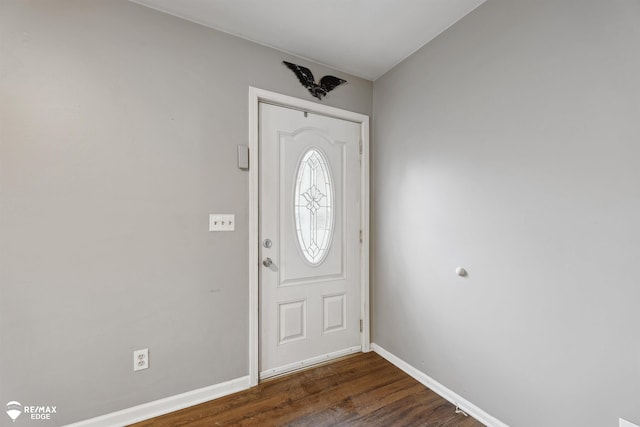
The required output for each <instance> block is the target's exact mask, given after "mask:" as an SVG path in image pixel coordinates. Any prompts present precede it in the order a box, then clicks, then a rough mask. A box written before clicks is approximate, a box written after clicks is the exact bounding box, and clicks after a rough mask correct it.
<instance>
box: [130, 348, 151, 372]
mask: <svg viewBox="0 0 640 427" xmlns="http://www.w3.org/2000/svg"><path fill="white" fill-rule="evenodd" d="M148 367H149V349H148V348H145V349H143V350H136V351H134V352H133V370H134V372H135V371H140V370H142V369H147V368H148Z"/></svg>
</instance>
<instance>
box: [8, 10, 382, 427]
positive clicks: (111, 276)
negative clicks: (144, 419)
mask: <svg viewBox="0 0 640 427" xmlns="http://www.w3.org/2000/svg"><path fill="white" fill-rule="evenodd" d="M283 59H286V60H293V61H296V62H299V63H302V64H307V65H310V66H311V68H312V69H313V71H314V72H316V73H317V74H318V75H320V76H322V75H324V74H326V73H329V72H332V70H329V69H327V68H325V67H322V66H319V65H315V64H308V63H306V62H304V61H302V60H299V59H296V58H293V57H291V56H289V55H286V54H283V53H280V52H277V51H275V50H272V49H268V48H265V47H262V46H259V45H256V44H253V43H250V42H246V41H243V40H240V39H237V38H234V37H231V36H228V35H226V34H222V33H219V32H216V31H214V30H211V29H208V28H205V27H202V26H199V25H196V24H193V23H190V22H187V21H183V20H180V19H178V18H175V17H171V16H169V15H165V14H162V13H159V12H156V11H153V10H151V9H147V8H144V7H142V6H138V5H135V4H133V3H129V2H127V1H123V0H122V1H115V0H100V1H96V0H92V1H85V0H56V1H51V0H34V1H24V0H2V1H0V402H2V403H1V404H2V405H4V402H7V401H9V400H18V401H20V402H22V403H31V404H43V405H46V404H48V405H57V407H58V408H57V411H58V414H57V416H56V419H55V422H53V423H51V424H52V425H60V424H63V423H67V422H72V421H77V420H81V419H86V418H89V417H94V416H97V415H100V414H103V413H108V412H111V411H115V410H119V409H123V408H127V407H130V406H133V405H136V404H140V403H144V402H148V401H152V400H154V399H158V398H162V397H166V396H170V395H174V394H177V393H181V392H186V391H189V390H193V389H197V388H200V387H205V386H208V385H212V384H216V383H219V382H222V381H226V380H230V379H233V378H237V377H241V376H244V375H247V374H248V361H247V359H248V339H249V337H248V316H249V311H248V310H249V309H248V292H249V288H248V271H247V259H248V232H247V227H248V197H249V195H248V174H247V173H246V172H242V171H240V170H238V169H237V168H236V146H237V145H238V144H246V143H247V134H248V88H249V86H250V85H251V86H256V87H260V88H263V89H268V90H273V91H277V92H280V93H284V94H287V95H292V96H296V97H300V98H305V99H313V98H311V96H310V95H309V94H308V93H307V92H306V90H305V89H304V88H302V87H301V86H300V84H299V83H298V82H297V80H296V78H295V76H294V75H293V74H292V73H291V71H289V70H288V69H287V68H286V67H284V66H283V65H282V64H281V61H282V60H283ZM333 73H334V74H336V75H338V76H341V77H345V78H346V79H347V80H348V81H349V83H348V84H347V85H345V86H341V87H340V88H339V89H337V90H335V91H334V92H332V93H331V94H330V95H329V96H328V97H327V98H326V101H324V103H325V104H329V105H333V106H337V107H341V108H346V109H348V110H352V111H356V112H360V113H364V114H370V113H371V111H370V109H371V105H372V83H371V82H369V81H366V80H362V79H358V78H356V77H353V76H349V75H344V74H342V73H339V72H333ZM216 212H218V213H235V214H236V219H237V225H236V227H237V228H236V232H234V233H209V232H208V231H207V229H208V214H209V213H216ZM146 347H149V349H150V353H151V354H150V360H151V368H150V369H149V370H147V371H141V372H137V373H135V374H134V373H133V371H132V365H133V362H132V358H133V356H132V352H133V350H135V349H139V348H146ZM0 420H1V421H0V425H5V424H8V423H9V422H10V420H9V418H8V417H6V416H5V415H2V417H1V418H0ZM19 421H20V420H19ZM23 422H25V421H24V420H23Z"/></svg>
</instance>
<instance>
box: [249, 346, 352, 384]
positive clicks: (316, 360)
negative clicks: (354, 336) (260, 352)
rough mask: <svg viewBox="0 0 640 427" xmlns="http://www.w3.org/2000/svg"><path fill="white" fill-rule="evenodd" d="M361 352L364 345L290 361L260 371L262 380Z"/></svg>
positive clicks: (314, 366)
mask: <svg viewBox="0 0 640 427" xmlns="http://www.w3.org/2000/svg"><path fill="white" fill-rule="evenodd" d="M361 352H362V347H360V346H357V347H350V348H346V349H344V350H338V351H334V352H332V353H327V354H323V355H321V356H316V357H312V358H309V359H306V360H302V361H300V362H295V363H290V364H288V365H284V366H280V367H278V368H273V369H269V370H268V371H264V372H260V382H264V381H266V380H271V379H275V378H280V377H283V376H285V375H289V374H293V373H296V372H300V371H305V370H307V369H310V368H316V367H318V366H321V365H326V364H327V363H331V362H335V361H336V360H338V359H342V358H345V357H349V356H352V355H354V354H356V353H361Z"/></svg>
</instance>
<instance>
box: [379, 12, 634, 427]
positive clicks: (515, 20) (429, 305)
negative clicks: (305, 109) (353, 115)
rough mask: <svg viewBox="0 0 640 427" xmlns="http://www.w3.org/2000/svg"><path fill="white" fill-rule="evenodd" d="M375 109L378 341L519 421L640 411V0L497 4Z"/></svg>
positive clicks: (417, 64) (417, 66)
mask: <svg viewBox="0 0 640 427" xmlns="http://www.w3.org/2000/svg"><path fill="white" fill-rule="evenodd" d="M374 110H375V115H374V117H375V120H374V126H375V128H374V138H375V141H374V152H373V162H374V167H373V170H374V177H373V206H374V209H373V212H374V217H373V224H374V230H375V235H374V248H373V254H374V255H373V257H374V263H373V265H374V268H373V280H374V285H373V310H372V313H373V334H374V335H373V341H374V342H376V343H377V344H379V345H380V346H382V347H383V348H385V349H386V350H388V351H389V352H391V353H393V354H394V355H396V356H398V357H400V358H401V359H403V360H404V361H406V362H408V363H409V364H411V365H413V366H414V367H415V368H417V369H419V370H421V371H422V372H424V373H426V374H427V375H429V376H430V377H432V378H434V379H435V380H437V381H438V382H440V383H442V384H443V385H445V386H446V387H448V388H449V389H451V390H453V391H455V392H456V393H458V394H459V395H461V396H462V397H464V398H466V399H467V400H469V401H470V402H472V403H473V404H475V405H477V406H478V407H480V408H481V409H482V410H484V411H486V412H488V413H489V414H491V415H493V416H494V417H496V418H498V419H500V420H501V421H502V422H504V423H506V424H508V425H511V426H514V427H516V426H517V427H540V426H545V427H554V426H563V427H566V426H580V427H603V426H615V425H617V424H618V422H619V418H620V417H622V418H624V419H627V420H629V421H632V422H635V423H640V400H639V399H640V310H638V305H639V303H640V274H639V272H638V270H639V266H640V2H639V1H638V0H609V1H601V0H536V1H531V0H488V1H487V2H486V3H485V4H484V5H482V6H480V7H479V8H478V9H476V10H475V11H474V12H472V13H471V14H470V15H468V16H467V17H465V18H464V19H463V20H461V21H460V22H458V23H457V24H456V25H454V26H453V27H451V28H450V29H449V30H447V31H446V32H445V33H443V34H442V35H440V36H439V37H438V38H436V39H435V40H434V41H432V42H431V43H429V44H428V45H427V46H425V47H423V48H422V49H421V50H419V51H418V52H416V53H415V54H413V55H412V56H411V57H409V58H408V59H406V60H405V61H404V62H402V63H401V64H399V65H398V66H397V67H395V68H394V69H393V70H391V71H390V72H389V73H387V74H386V75H384V76H383V77H381V78H380V79H378V80H377V81H376V82H375V83H374ZM458 266H462V267H464V268H465V269H466V270H467V272H468V275H467V276H466V277H460V276H457V275H456V274H455V270H456V267H458Z"/></svg>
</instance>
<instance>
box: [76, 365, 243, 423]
mask: <svg viewBox="0 0 640 427" xmlns="http://www.w3.org/2000/svg"><path fill="white" fill-rule="evenodd" d="M249 386H250V384H249V377H248V376H246V377H241V378H236V379H235V380H231V381H227V382H224V383H220V384H215V385H212V386H208V387H204V388H200V389H197V390H192V391H188V392H186V393H181V394H176V395H175V396H169V397H166V398H164V399H159V400H154V401H153V402H149V403H144V404H142V405H138V406H134V407H131V408H128V409H123V410H122V411H117V412H112V413H110V414H106V415H101V416H99V417H96V418H91V419H88V420H85V421H80V422H77V423H73V424H68V425H67V426H66V427H122V426H124V425H128V424H133V423H137V422H140V421H144V420H148V419H150V418H154V417H158V416H160V415H165V414H168V413H170V412H174V411H178V410H180V409H184V408H188V407H189V406H194V405H197V404H199V403H204V402H208V401H209V400H213V399H217V398H219V397H222V396H226V395H228V394H232V393H236V392H238V391H242V390H246V389H248V388H249Z"/></svg>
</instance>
